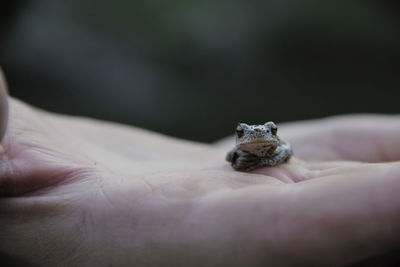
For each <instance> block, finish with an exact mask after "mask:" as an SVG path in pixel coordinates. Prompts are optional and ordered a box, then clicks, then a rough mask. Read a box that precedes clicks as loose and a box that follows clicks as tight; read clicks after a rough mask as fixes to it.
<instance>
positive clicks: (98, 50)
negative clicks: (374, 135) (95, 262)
mask: <svg viewBox="0 0 400 267" xmlns="http://www.w3.org/2000/svg"><path fill="white" fill-rule="evenodd" d="M399 33H400V2H399V1H395V0H374V1H367V0H366V1H341V0H334V1H329V0H328V1H317V0H306V1H296V0H263V1H258V0H246V1H245V0H231V1H225V0H220V1H214V0H203V1H188V0H186V1H181V0H146V1H132V0H114V1H106V0H97V1H88V0H68V1H67V0H41V1H28V0H26V1H23V0H12V1H11V0H8V1H7V0H5V1H2V4H1V7H0V65H1V66H2V67H3V69H4V72H5V74H6V76H7V78H8V82H9V86H10V91H11V94H12V95H13V96H15V97H18V98H20V99H22V100H24V101H26V102H28V103H31V104H32V105H35V106H38V107H41V108H44V109H47V110H50V111H54V112H60V113H66V114H72V115H83V116H89V117H96V118H99V119H105V120H112V121H118V122H122V123H127V124H131V125H136V126H140V127H144V128H147V129H151V130H154V131H157V132H162V133H165V134H168V135H172V136H176V137H181V138H186V139H191V140H197V141H203V142H211V141H215V140H217V139H219V138H221V137H224V136H226V135H229V134H232V133H233V129H234V127H235V126H236V124H237V123H238V122H239V121H244V122H248V123H261V122H264V121H268V120H273V121H275V122H285V121H294V120H304V119H312V118H319V117H325V116H331V115H336V114H347V113H360V112H368V113H370V112H374V113H375V112H377V113H397V112H399V97H400V90H399V87H400V78H399V70H400V67H399V64H400V63H399V62H400V34H399ZM398 255H399V253H398V251H397V252H394V253H392V254H391V258H392V261H391V262H392V265H390V266H398V263H399V262H400V260H399V256H398ZM4 257H6V258H7V256H6V255H2V254H0V258H4ZM389 259H390V257H389ZM393 259H394V260H393ZM14 260H15V259H14ZM13 262H14V261H13ZM7 266H25V265H24V263H20V264H17V263H15V265H12V264H11V263H10V262H8V265H7ZM357 266H389V265H388V261H387V258H386V259H383V260H381V258H377V259H374V260H372V261H368V262H364V263H361V264H360V265H357Z"/></svg>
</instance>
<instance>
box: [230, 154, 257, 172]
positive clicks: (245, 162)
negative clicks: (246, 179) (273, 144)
mask: <svg viewBox="0 0 400 267" xmlns="http://www.w3.org/2000/svg"><path fill="white" fill-rule="evenodd" d="M231 165H232V167H233V168H234V169H235V170H240V171H251V170H254V169H257V168H259V167H261V166H263V163H262V162H261V160H260V158H259V157H257V156H255V155H251V154H247V155H239V154H238V153H234V154H233V156H232V161H231Z"/></svg>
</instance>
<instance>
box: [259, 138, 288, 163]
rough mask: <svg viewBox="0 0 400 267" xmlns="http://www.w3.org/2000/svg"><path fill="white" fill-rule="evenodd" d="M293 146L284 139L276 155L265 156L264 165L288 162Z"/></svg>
mask: <svg viewBox="0 0 400 267" xmlns="http://www.w3.org/2000/svg"><path fill="white" fill-rule="evenodd" d="M292 154H293V152H292V148H291V147H290V145H289V143H287V142H286V141H283V142H282V143H281V145H279V146H278V147H277V149H276V155H275V156H274V157H272V158H263V159H261V161H262V162H263V165H264V166H275V165H278V164H282V163H285V162H287V161H288V160H289V159H290V157H291V156H292Z"/></svg>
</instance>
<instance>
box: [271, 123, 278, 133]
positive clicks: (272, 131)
mask: <svg viewBox="0 0 400 267" xmlns="http://www.w3.org/2000/svg"><path fill="white" fill-rule="evenodd" d="M271 133H272V134H273V135H276V134H277V133H278V127H276V126H275V125H273V126H271Z"/></svg>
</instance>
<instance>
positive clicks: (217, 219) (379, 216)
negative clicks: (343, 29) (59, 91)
mask: <svg viewBox="0 0 400 267" xmlns="http://www.w3.org/2000/svg"><path fill="white" fill-rule="evenodd" d="M9 104H10V109H9V111H10V114H9V123H8V128H7V132H6V135H5V137H4V139H3V146H2V151H1V157H0V195H1V198H0V251H2V252H4V253H6V254H9V255H12V256H14V257H16V258H20V259H23V260H25V261H26V262H30V263H34V264H37V265H40V266H75V265H79V266H326V265H329V266H341V265H345V264H348V263H352V262H355V261H358V260H362V259H365V258H368V257H373V256H375V255H378V254H380V253H384V252H385V251H388V250H390V249H393V248H396V246H397V245H398V244H397V239H398V238H397V237H398V236H399V234H400V223H399V222H400V194H399V192H400V163H399V162H397V161H398V160H400V138H399V137H398V136H400V135H399V134H400V118H399V117H397V116H392V117H391V116H372V115H371V116H348V117H335V118H330V119H324V120H317V121H310V122H299V123H293V124H286V125H282V126H281V128H280V133H282V135H284V136H285V137H286V138H287V139H288V141H289V142H290V143H291V144H292V146H293V150H294V151H295V157H293V158H292V159H291V161H290V162H289V163H288V164H284V165H281V166H279V167H269V168H261V169H258V170H256V171H254V172H250V173H245V172H237V171H234V170H232V168H231V167H230V166H229V164H228V163H227V162H225V161H224V157H225V153H226V151H227V150H228V149H229V148H230V147H232V144H233V140H228V141H226V142H222V143H220V144H218V145H208V144H199V143H194V142H188V141H183V140H179V139H174V138H169V137H166V136H163V135H159V134H156V133H152V132H148V131H144V130H141V129H138V128H135V127H128V126H123V125H118V124H113V123H106V122H100V121H95V120H90V119H83V118H72V117H67V116H60V115H55V114H51V113H47V112H43V111H39V110H37V109H35V108H32V107H29V106H27V105H26V104H24V103H21V102H20V101H18V100H15V99H12V98H10V99H9ZM3 112H4V110H3ZM367 162H371V163H367ZM374 162H381V163H374Z"/></svg>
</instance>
